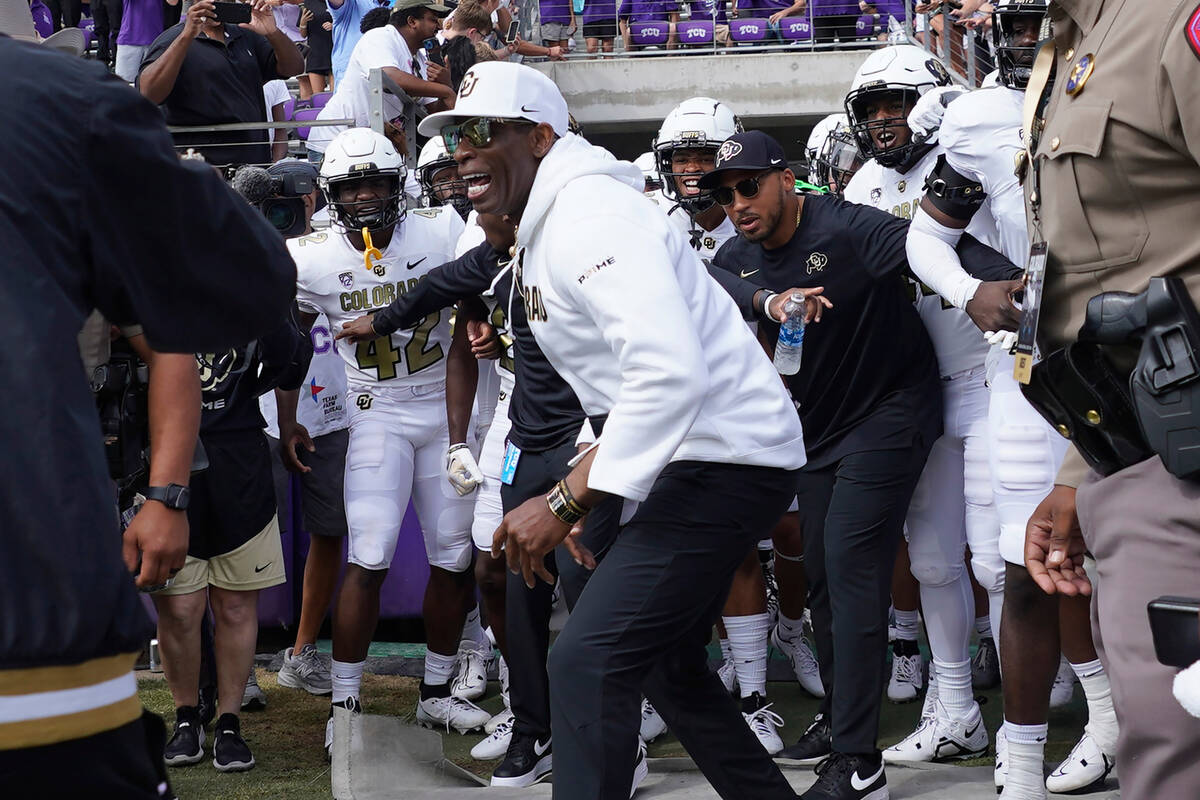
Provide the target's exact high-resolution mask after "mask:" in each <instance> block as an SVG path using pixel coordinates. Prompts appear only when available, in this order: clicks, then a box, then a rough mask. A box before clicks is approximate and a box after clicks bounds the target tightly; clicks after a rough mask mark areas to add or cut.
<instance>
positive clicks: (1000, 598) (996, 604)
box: [988, 588, 1004, 675]
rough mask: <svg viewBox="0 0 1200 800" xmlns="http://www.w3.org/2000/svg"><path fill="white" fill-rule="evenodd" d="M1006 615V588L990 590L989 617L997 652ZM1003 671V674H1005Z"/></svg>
mask: <svg viewBox="0 0 1200 800" xmlns="http://www.w3.org/2000/svg"><path fill="white" fill-rule="evenodd" d="M1002 616H1004V589H1003V588H1001V589H999V590H997V591H995V592H988V617H990V618H991V620H992V640H993V641H994V642H995V643H996V652H997V653H999V652H1000V618H1001V617H1002ZM1003 674H1004V673H1003V671H1001V675H1003Z"/></svg>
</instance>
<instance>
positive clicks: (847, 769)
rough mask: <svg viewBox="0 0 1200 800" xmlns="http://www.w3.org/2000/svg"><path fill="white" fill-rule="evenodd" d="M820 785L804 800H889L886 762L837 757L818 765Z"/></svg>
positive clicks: (815, 785) (840, 755) (815, 784)
mask: <svg viewBox="0 0 1200 800" xmlns="http://www.w3.org/2000/svg"><path fill="white" fill-rule="evenodd" d="M816 772H817V782H816V783H814V784H813V785H812V788H811V789H809V790H808V791H807V792H805V793H804V794H802V795H800V800H888V787H887V776H886V775H884V774H883V759H882V758H880V757H879V754H878V753H876V754H875V755H874V757H872V756H857V755H847V754H846V753H834V754H833V755H831V756H830V757H829V758H827V759H825V760H824V761H822V762H821V763H820V764H818V765H817V769H816Z"/></svg>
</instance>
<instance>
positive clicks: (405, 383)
mask: <svg viewBox="0 0 1200 800" xmlns="http://www.w3.org/2000/svg"><path fill="white" fill-rule="evenodd" d="M462 230H463V221H462V219H461V218H460V217H459V216H458V214H456V213H454V211H453V209H445V208H419V209H412V210H410V211H409V212H408V216H407V217H406V218H405V219H404V221H403V222H401V223H400V224H399V225H397V226H396V231H395V233H394V234H393V236H392V240H391V242H389V243H388V246H387V247H386V248H381V250H382V252H383V258H382V259H381V260H379V261H377V262H374V266H373V268H372V269H367V267H366V263H365V261H364V259H363V254H362V253H361V252H359V251H358V250H356V249H355V248H354V246H353V245H351V244H350V241H349V240H348V239H347V238H346V236H345V235H344V234H342V233H339V232H337V231H335V230H329V231H322V232H320V233H314V234H311V235H309V236H302V237H300V238H298V239H291V240H289V241H288V250H290V251H291V254H292V258H293V259H295V261H296V300H297V302H298V303H299V304H300V307H301V308H303V309H307V310H311V311H317V312H323V313H324V314H325V315H326V316H327V317H328V318H329V321H330V324H331V327H332V328H333V330H341V329H342V327H343V326H344V325H346V323H348V322H350V321H351V320H354V319H357V318H358V317H360V316H362V315H363V314H366V313H368V312H370V311H375V310H378V309H381V308H384V307H386V306H388V305H389V304H390V303H391V302H392V301H393V300H395V299H396V298H397V297H398V296H400V295H402V294H404V293H405V292H407V291H410V290H411V289H414V288H416V286H417V282H418V281H420V280H421V279H422V278H423V277H424V276H425V274H426V273H427V272H429V271H430V270H431V269H433V268H434V267H437V266H440V265H442V264H444V263H446V262H447V261H450V260H451V259H453V258H454V244H455V242H457V241H458V237H459V235H460V234H461V233H462ZM337 348H338V353H339V354H340V355H341V357H342V360H343V361H344V362H345V364H346V383H347V385H348V388H349V389H350V390H351V391H355V390H356V389H357V390H364V391H370V392H373V393H374V392H380V391H387V390H388V389H391V388H402V387H409V386H421V385H426V384H431V383H444V382H445V380H446V354H447V353H448V352H449V350H450V310H449V309H442V310H441V311H437V312H434V313H432V314H429V315H428V316H426V317H425V318H424V319H422V320H421V321H420V322H419V323H418V324H417V325H416V326H414V327H412V328H407V329H405V330H399V331H396V332H395V333H393V334H392V335H390V336H385V337H382V338H380V339H374V340H371V341H368V342H360V343H358V344H351V343H350V342H348V341H346V340H344V339H343V340H341V341H339V342H338V343H337Z"/></svg>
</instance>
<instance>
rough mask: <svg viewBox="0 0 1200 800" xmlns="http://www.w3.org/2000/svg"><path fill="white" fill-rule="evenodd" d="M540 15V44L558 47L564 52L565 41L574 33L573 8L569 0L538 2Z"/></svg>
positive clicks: (539, 0)
mask: <svg viewBox="0 0 1200 800" xmlns="http://www.w3.org/2000/svg"><path fill="white" fill-rule="evenodd" d="M538 13H539V14H540V15H541V20H542V22H541V27H542V44H543V45H544V46H545V47H560V48H562V50H563V51H564V52H565V51H566V49H567V40H568V39H570V38H571V34H573V33H575V7H574V5H573V4H572V2H571V0H538Z"/></svg>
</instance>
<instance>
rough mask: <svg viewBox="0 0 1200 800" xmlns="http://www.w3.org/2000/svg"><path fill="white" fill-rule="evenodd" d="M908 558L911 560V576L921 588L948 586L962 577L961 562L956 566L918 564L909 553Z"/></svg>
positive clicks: (917, 560)
mask: <svg viewBox="0 0 1200 800" xmlns="http://www.w3.org/2000/svg"><path fill="white" fill-rule="evenodd" d="M909 557H910V558H912V568H911V571H912V575H913V577H914V578H916V579H917V581H918V582H919V583H920V584H921V585H922V586H948V585H950V584H952V583H954V582H955V581H956V580H958V578H959V576H960V575H962V571H963V566H962V562H961V561H960V562H958V563H957V564H934V563H932V562H930V563H919V559H917V558H914V557H913V554H912V552H911V551H910V552H909Z"/></svg>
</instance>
